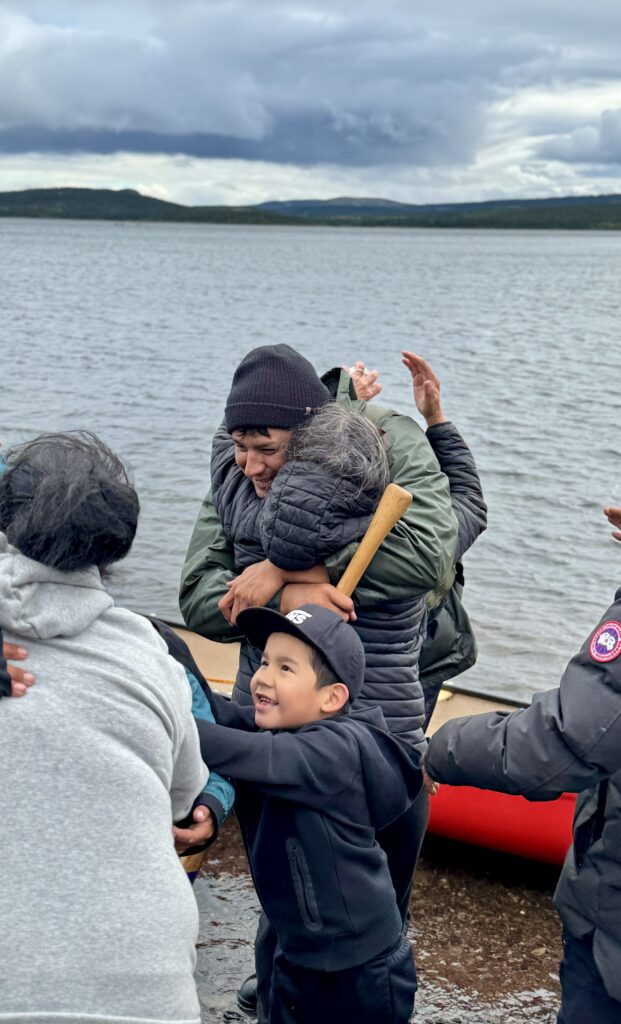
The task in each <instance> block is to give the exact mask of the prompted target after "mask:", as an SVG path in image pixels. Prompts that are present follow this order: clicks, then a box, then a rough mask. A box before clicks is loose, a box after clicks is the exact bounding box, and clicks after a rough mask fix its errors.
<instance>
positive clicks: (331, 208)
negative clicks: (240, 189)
mask: <svg viewBox="0 0 621 1024" xmlns="http://www.w3.org/2000/svg"><path fill="white" fill-rule="evenodd" d="M611 204H612V205H615V204H616V205H619V204H621V195H607V196H561V197H558V198H557V197H550V198H547V199H491V200H487V201H486V202H481V203H428V204H425V205H415V204H412V203H397V202H394V201H393V200H391V199H366V198H350V197H340V198H338V199H292V200H286V201H284V202H276V201H274V202H268V203H261V204H260V205H259V206H258V207H256V209H261V210H269V211H270V212H272V213H280V214H284V215H286V216H294V217H300V218H308V219H317V218H319V219H324V218H325V217H330V218H332V217H381V218H382V219H383V220H386V219H387V218H388V217H392V218H402V217H414V218H418V217H423V218H431V217H439V216H451V217H453V216H455V215H457V216H465V215H467V214H477V215H481V216H486V215H489V214H490V213H492V212H495V211H510V210H516V211H522V212H524V211H526V210H528V211H540V210H544V209H546V210H557V209H559V210H562V208H564V207H576V206H580V207H583V206H584V207H585V208H587V209H588V208H591V207H593V206H610V205H611Z"/></svg>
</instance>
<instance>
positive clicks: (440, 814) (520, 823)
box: [428, 685, 576, 864]
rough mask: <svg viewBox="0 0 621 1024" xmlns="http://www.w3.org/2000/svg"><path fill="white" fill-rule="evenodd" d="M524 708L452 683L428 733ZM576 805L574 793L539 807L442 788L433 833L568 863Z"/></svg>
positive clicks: (433, 811) (435, 801)
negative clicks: (472, 718)
mask: <svg viewBox="0 0 621 1024" xmlns="http://www.w3.org/2000/svg"><path fill="white" fill-rule="evenodd" d="M524 706H525V704H524V703H521V702H518V701H512V702H511V703H501V702H500V701H499V700H497V699H496V698H494V697H487V696H481V695H480V694H475V693H471V692H469V691H467V690H463V689H460V688H459V687H454V686H452V685H447V686H446V687H445V689H443V690H442V692H441V694H440V698H439V700H438V703H437V705H436V710H435V712H434V714H433V717H432V719H431V722H430V725H429V729H428V734H429V735H431V734H432V733H433V732H435V731H436V729H439V727H440V726H441V725H442V724H443V723H444V722H448V721H449V720H450V719H452V718H461V717H462V716H464V715H477V714H482V713H484V712H486V711H513V710H514V709H515V708H516V707H524ZM575 802H576V797H575V795H574V794H573V793H563V795H562V796H560V797H559V798H558V800H545V801H542V802H541V803H536V802H532V801H530V800H525V799H524V797H521V796H507V794H505V793H492V792H491V791H490V790H486V789H473V788H472V787H470V786H447V785H442V786H440V789H439V790H438V792H437V793H436V795H435V796H434V797H432V799H431V800H430V812H429V831H430V832H432V833H434V834H435V835H439V836H446V837H447V838H448V839H458V840H459V841H460V842H462V843H472V844H473V845H475V846H485V847H487V848H488V849H490V850H500V851H502V852H503V853H512V854H514V855H515V856H518V857H528V858H530V859H532V860H539V861H545V862H546V863H548V864H562V863H563V861H564V859H565V854H566V853H567V850H568V848H569V846H570V844H571V827H572V822H573V815H574V805H575Z"/></svg>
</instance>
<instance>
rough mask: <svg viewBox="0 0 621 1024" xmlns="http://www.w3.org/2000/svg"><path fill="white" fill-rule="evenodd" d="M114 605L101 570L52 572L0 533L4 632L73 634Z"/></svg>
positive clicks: (43, 637)
mask: <svg viewBox="0 0 621 1024" xmlns="http://www.w3.org/2000/svg"><path fill="white" fill-rule="evenodd" d="M113 604H114V601H113V599H112V598H111V597H110V595H109V594H108V593H107V592H106V590H105V589H104V586H103V583H102V582H101V576H100V575H99V569H97V568H95V567H94V566H93V567H92V568H90V569H83V570H81V571H79V572H60V570H58V569H51V568H50V567H49V566H47V565H42V564H41V562H33V561H32V559H30V558H26V557H25V556H24V555H22V554H20V553H19V551H17V549H16V548H14V547H12V546H11V545H10V544H9V542H8V541H7V539H6V537H5V535H4V534H3V533H0V627H2V629H6V630H8V631H9V632H12V633H17V634H18V635H20V636H24V637H34V638H37V639H40V640H49V639H50V638H51V637H56V636H77V634H78V633H81V632H82V631H83V630H85V629H86V628H87V627H88V626H90V625H91V624H92V623H93V622H94V621H95V619H97V618H99V616H100V615H102V614H103V613H104V612H105V611H107V609H108V608H111V607H112V605H113Z"/></svg>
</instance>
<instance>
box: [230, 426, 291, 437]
mask: <svg viewBox="0 0 621 1024" xmlns="http://www.w3.org/2000/svg"><path fill="white" fill-rule="evenodd" d="M274 429H275V430H279V429H280V428H279V427H275V428H274ZM231 434H241V435H242V437H245V436H246V434H248V436H249V437H254V436H255V434H260V435H261V437H269V436H270V428H269V427H234V429H233V430H231Z"/></svg>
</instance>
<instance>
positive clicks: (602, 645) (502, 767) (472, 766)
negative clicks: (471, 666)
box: [425, 590, 621, 800]
mask: <svg viewBox="0 0 621 1024" xmlns="http://www.w3.org/2000/svg"><path fill="white" fill-rule="evenodd" d="M608 623H610V624H611V626H612V627H614V628H612V629H608V630H607V629H606V625H607V624H608ZM615 645H618V646H619V648H620V649H619V652H618V654H616V655H614V656H613V657H612V658H611V657H610V654H611V653H613V652H614V651H615V649H616V646H615ZM425 768H426V770H427V772H428V773H429V775H430V776H431V777H432V778H434V779H435V780H436V781H438V782H448V783H451V784H452V785H456V786H466V785H469V786H478V787H480V788H482V789H496V790H501V791H503V792H506V793H521V794H522V795H523V796H526V797H529V798H530V799H536V800H542V799H549V798H552V797H555V796H558V795H559V794H560V793H562V792H564V791H571V792H579V791H581V790H583V789H588V788H590V787H591V786H593V785H596V784H597V783H599V782H601V781H602V780H603V779H605V778H607V777H608V776H609V775H612V774H613V773H614V772H616V771H618V770H619V769H620V768H621V590H619V591H618V592H617V594H616V596H615V601H614V603H613V604H612V605H611V607H610V608H609V609H608V610H607V611H606V613H605V615H604V616H603V618H602V619H601V621H600V624H599V625H598V627H597V628H596V629H595V630H593V632H592V633H591V634H590V636H589V637H588V639H587V640H586V642H585V644H584V645H583V647H582V649H581V650H580V652H579V653H578V654H577V655H576V656H575V657H574V658H572V660H571V661H570V663H569V665H568V666H567V669H566V670H565V673H564V675H563V678H562V679H561V684H560V687H559V688H558V689H556V690H549V691H548V692H546V693H538V694H536V695H535V697H534V699H533V702H532V704H531V705H530V707H528V708H525V709H524V710H521V709H520V710H519V711H513V712H511V713H510V714H501V713H500V712H494V713H491V714H485V715H474V716H471V717H470V718H461V719H456V720H455V721H452V722H448V723H446V725H444V726H442V728H441V729H439V730H438V732H436V733H435V734H434V736H432V738H431V741H430V744H429V750H428V754H427V760H426V764H425Z"/></svg>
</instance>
